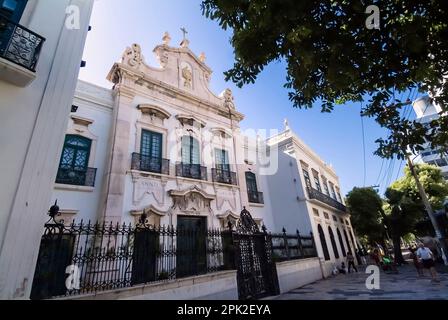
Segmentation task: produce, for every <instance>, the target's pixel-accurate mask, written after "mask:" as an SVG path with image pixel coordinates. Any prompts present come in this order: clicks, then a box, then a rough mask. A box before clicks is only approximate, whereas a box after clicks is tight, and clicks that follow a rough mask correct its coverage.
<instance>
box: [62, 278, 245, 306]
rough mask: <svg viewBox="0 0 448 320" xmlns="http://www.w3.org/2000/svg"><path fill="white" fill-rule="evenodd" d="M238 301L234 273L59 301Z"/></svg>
mask: <svg viewBox="0 0 448 320" xmlns="http://www.w3.org/2000/svg"><path fill="white" fill-rule="evenodd" d="M193 299H198V300H237V299H238V287H237V282H236V271H222V272H217V273H212V274H206V275H202V276H196V277H189V278H184V279H178V280H173V281H169V282H164V283H154V284H147V285H140V286H134V287H131V288H123V289H118V290H112V291H104V292H98V293H96V294H87V295H81V296H74V297H65V298H61V299H60V300H193Z"/></svg>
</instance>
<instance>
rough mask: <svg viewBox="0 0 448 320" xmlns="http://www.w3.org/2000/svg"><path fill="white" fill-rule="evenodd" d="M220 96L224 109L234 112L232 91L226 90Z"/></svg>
mask: <svg viewBox="0 0 448 320" xmlns="http://www.w3.org/2000/svg"><path fill="white" fill-rule="evenodd" d="M221 95H222V97H223V98H224V108H227V109H231V110H235V104H234V102H233V94H232V90H230V89H228V88H227V89H226V90H224V92H223V93H222V94H221Z"/></svg>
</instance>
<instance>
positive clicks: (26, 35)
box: [0, 15, 45, 72]
mask: <svg viewBox="0 0 448 320" xmlns="http://www.w3.org/2000/svg"><path fill="white" fill-rule="evenodd" d="M44 42H45V38H43V37H42V36H40V35H38V34H37V33H35V32H33V31H31V30H28V29H27V28H25V27H23V26H21V25H19V24H17V23H14V22H12V21H11V20H9V19H7V18H5V17H3V16H2V15H0V57H2V58H4V59H6V60H8V61H11V62H13V63H15V64H17V65H19V66H22V67H24V68H26V69H28V70H30V71H33V72H35V71H36V65H37V61H38V60H39V55H40V52H41V49H42V46H43V44H44Z"/></svg>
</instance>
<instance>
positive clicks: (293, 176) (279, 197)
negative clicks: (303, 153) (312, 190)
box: [267, 151, 311, 235]
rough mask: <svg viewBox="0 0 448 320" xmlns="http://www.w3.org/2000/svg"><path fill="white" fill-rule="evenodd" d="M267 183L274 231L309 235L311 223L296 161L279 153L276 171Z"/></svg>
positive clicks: (268, 178)
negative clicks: (297, 232)
mask: <svg viewBox="0 0 448 320" xmlns="http://www.w3.org/2000/svg"><path fill="white" fill-rule="evenodd" d="M267 182H268V184H269V198H270V200H271V203H272V215H273V220H274V226H275V231H276V232H281V231H282V229H283V228H285V229H286V232H287V233H295V232H296V230H299V231H300V233H301V234H302V235H309V233H310V232H311V223H310V218H309V215H308V210H307V206H306V203H305V194H304V191H303V190H304V189H303V188H302V187H301V185H302V182H301V178H300V176H299V172H298V166H297V162H296V159H295V158H294V157H292V156H290V155H288V154H286V153H284V152H282V151H279V156H278V171H277V173H276V174H275V175H271V176H267Z"/></svg>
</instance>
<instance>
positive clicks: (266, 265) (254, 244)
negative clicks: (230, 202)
mask: <svg viewBox="0 0 448 320" xmlns="http://www.w3.org/2000/svg"><path fill="white" fill-rule="evenodd" d="M233 244H234V251H235V264H236V268H237V282H238V295H239V299H240V300H253V299H260V298H263V297H267V296H273V295H278V294H279V293H280V290H279V284H278V276H277V268H276V265H275V262H274V261H273V257H272V239H271V235H269V234H268V233H267V232H266V229H265V228H264V227H263V230H262V231H260V230H259V228H258V226H257V224H256V223H255V221H254V220H253V218H252V216H251V215H250V213H249V211H247V210H246V209H244V210H243V211H242V212H241V215H240V220H239V222H238V225H237V228H236V232H234V233H233Z"/></svg>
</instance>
